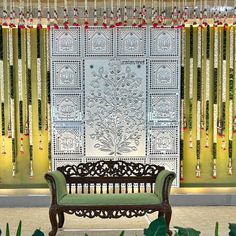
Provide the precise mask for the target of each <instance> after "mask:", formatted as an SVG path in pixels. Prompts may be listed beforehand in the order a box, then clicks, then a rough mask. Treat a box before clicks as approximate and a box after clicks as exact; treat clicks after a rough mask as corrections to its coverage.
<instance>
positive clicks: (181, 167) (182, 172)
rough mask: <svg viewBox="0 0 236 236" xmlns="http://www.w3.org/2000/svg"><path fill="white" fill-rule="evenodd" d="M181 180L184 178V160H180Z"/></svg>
mask: <svg viewBox="0 0 236 236" xmlns="http://www.w3.org/2000/svg"><path fill="white" fill-rule="evenodd" d="M180 180H184V163H183V160H181V161H180Z"/></svg>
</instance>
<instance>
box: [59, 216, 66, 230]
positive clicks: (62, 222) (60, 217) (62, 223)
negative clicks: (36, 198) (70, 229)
mask: <svg viewBox="0 0 236 236" xmlns="http://www.w3.org/2000/svg"><path fill="white" fill-rule="evenodd" d="M58 219H59V222H58V228H62V227H63V225H64V222H65V216H64V213H63V212H59V213H58Z"/></svg>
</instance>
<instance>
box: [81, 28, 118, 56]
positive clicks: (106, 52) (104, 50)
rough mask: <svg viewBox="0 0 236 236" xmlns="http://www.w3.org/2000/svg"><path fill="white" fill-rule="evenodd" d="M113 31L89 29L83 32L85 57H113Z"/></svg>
mask: <svg viewBox="0 0 236 236" xmlns="http://www.w3.org/2000/svg"><path fill="white" fill-rule="evenodd" d="M113 34H114V30H113V29H103V28H102V27H89V29H88V30H86V31H85V56H113V48H114V47H113V44H114V40H113Z"/></svg>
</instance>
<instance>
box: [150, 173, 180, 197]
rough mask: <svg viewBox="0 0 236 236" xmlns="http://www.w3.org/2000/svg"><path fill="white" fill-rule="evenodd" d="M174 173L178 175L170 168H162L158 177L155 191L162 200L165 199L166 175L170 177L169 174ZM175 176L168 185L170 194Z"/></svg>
mask: <svg viewBox="0 0 236 236" xmlns="http://www.w3.org/2000/svg"><path fill="white" fill-rule="evenodd" d="M172 174H173V175H174V176H176V174H175V173H174V172H173V171H169V170H162V171H161V172H160V173H159V174H158V176H157V178H156V182H155V190H154V193H155V194H156V195H157V196H158V197H159V198H160V200H161V202H162V201H163V186H164V182H165V179H166V177H168V175H172ZM174 179H175V178H173V179H172V180H171V181H170V182H169V185H168V194H169V195H170V189H171V185H172V182H173V180H174Z"/></svg>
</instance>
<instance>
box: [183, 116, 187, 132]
mask: <svg viewBox="0 0 236 236" xmlns="http://www.w3.org/2000/svg"><path fill="white" fill-rule="evenodd" d="M186 130H187V120H186V117H185V115H184V117H183V131H186Z"/></svg>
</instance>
